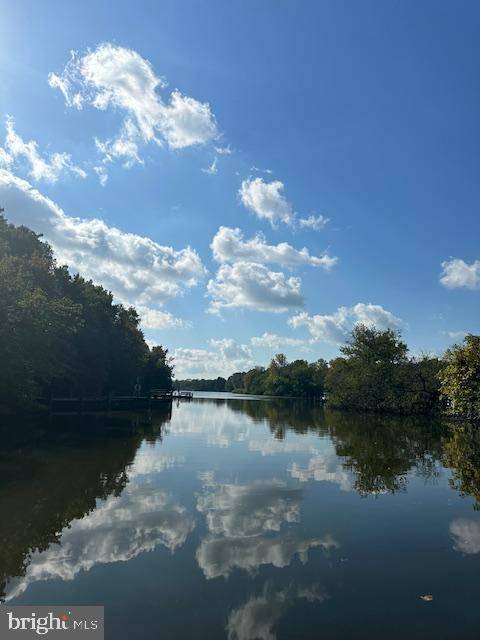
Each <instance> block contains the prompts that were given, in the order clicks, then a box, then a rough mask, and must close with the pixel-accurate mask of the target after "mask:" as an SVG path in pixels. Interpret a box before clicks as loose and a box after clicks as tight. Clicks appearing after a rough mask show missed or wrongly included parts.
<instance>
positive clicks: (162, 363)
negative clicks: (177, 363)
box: [143, 346, 173, 393]
mask: <svg viewBox="0 0 480 640" xmlns="http://www.w3.org/2000/svg"><path fill="white" fill-rule="evenodd" d="M172 373H173V365H172V363H171V359H170V358H169V357H168V349H164V348H163V347H160V346H159V347H153V348H152V350H151V351H150V353H148V354H147V356H146V358H145V364H144V368H143V384H144V390H145V391H146V392H147V393H148V392H150V391H151V390H152V389H166V390H168V391H170V390H171V389H172Z"/></svg>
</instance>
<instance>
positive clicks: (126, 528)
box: [0, 394, 480, 640]
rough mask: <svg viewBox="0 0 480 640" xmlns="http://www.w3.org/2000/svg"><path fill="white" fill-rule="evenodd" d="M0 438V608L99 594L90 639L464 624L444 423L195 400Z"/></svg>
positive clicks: (465, 511) (454, 445) (477, 551)
mask: <svg viewBox="0 0 480 640" xmlns="http://www.w3.org/2000/svg"><path fill="white" fill-rule="evenodd" d="M208 395H209V394H203V396H208ZM9 426H10V427H12V426H15V427H16V428H15V430H14V432H13V430H12V429H11V428H9ZM0 435H1V436H2V440H1V441H2V443H3V445H2V448H1V449H0V591H1V592H2V593H3V597H4V598H5V599H6V600H7V601H8V602H10V603H12V604H47V605H48V604H50V605H51V604H61V605H68V604H104V605H105V609H106V626H107V632H106V637H107V638H108V639H109V640H123V639H125V640H126V639H128V640H133V639H135V640H136V639H148V640H150V639H152V640H153V639H155V640H159V639H170V638H172V639H173V638H175V639H183V638H185V639H187V638H188V639H191V638H208V639H215V638H229V639H231V640H254V639H255V638H259V639H261V640H274V639H276V638H278V640H281V639H284V638H288V639H292V640H293V639H296V640H298V639H303V638H315V639H318V638H322V639H333V638H335V639H339V638H345V639H347V638H348V639H351V638H369V639H370V640H371V639H376V638H379V639H380V638H381V639H382V640H383V639H385V638H388V639H392V638H395V639H396V638H399V639H400V638H402V640H404V639H405V638H409V639H411V638H422V639H425V638H432V639H433V638H435V639H438V638H449V639H450V638H451V639H462V638H472V639H473V638H478V636H479V622H480V619H479V618H480V614H479V609H478V600H479V595H480V589H479V577H480V573H479V571H480V511H477V510H475V505H476V499H477V500H480V469H479V466H480V464H479V461H480V440H479V439H478V437H477V435H476V434H475V433H474V432H472V431H469V430H468V429H463V428H462V427H461V426H458V427H456V428H455V430H452V429H449V428H448V426H446V425H442V424H438V423H431V422H424V421H423V422H422V421H414V420H393V419H377V418H372V417H367V418H363V417H352V416H346V415H340V414H336V413H331V412H326V413H324V412H323V411H322V410H321V409H319V408H315V407H313V406H311V405H308V404H305V403H298V402H293V401H291V402H286V401H285V402H278V401H265V400H252V399H238V398H233V399H231V398H229V399H225V398H224V399H221V400H220V399H217V400H215V399H212V398H211V397H210V398H209V397H203V398H197V399H195V400H194V401H192V402H185V403H182V404H180V406H174V407H173V411H172V414H171V416H170V415H168V413H165V414H161V413H156V414H154V415H152V416H150V417H148V416H123V417H121V418H120V417H118V418H113V417H111V418H109V419H108V420H107V419H105V418H92V417H89V418H87V417H83V418H69V419H67V418H63V419H59V418H55V419H52V421H51V423H50V424H49V425H37V426H35V427H33V426H30V427H28V428H27V427H21V425H12V424H11V425H5V427H4V430H3V431H2V433H1V434H0ZM475 496H476V497H475ZM427 594H431V595H432V596H433V601H431V602H427V601H424V600H422V599H421V596H422V595H427Z"/></svg>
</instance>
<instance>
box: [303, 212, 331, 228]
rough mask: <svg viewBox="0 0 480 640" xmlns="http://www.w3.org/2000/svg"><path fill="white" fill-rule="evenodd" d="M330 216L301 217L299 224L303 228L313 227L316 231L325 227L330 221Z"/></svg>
mask: <svg viewBox="0 0 480 640" xmlns="http://www.w3.org/2000/svg"><path fill="white" fill-rule="evenodd" d="M329 221H330V220H329V218H325V216H322V215H320V216H308V218H299V219H298V226H299V227H300V228H301V229H313V230H314V231H320V229H323V228H324V227H325V226H326V225H327V224H328V222H329Z"/></svg>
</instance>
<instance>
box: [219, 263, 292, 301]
mask: <svg viewBox="0 0 480 640" xmlns="http://www.w3.org/2000/svg"><path fill="white" fill-rule="evenodd" d="M300 284H301V281H300V278H296V277H293V276H292V277H289V278H287V277H286V276H285V274H283V273H281V272H275V271H269V270H268V269H267V268H266V267H265V266H264V265H261V264H258V263H255V262H237V263H235V264H233V265H228V264H224V265H222V266H221V267H220V269H219V270H218V272H217V275H216V277H215V279H214V280H213V279H212V280H209V282H208V285H207V290H208V294H209V295H210V297H211V298H212V302H211V306H210V311H211V312H212V313H218V312H219V311H220V310H221V309H222V308H224V307H225V308H232V307H245V308H250V309H256V310H257V311H272V312H274V313H281V312H284V311H288V310H289V309H294V308H296V307H302V306H303V296H302V294H301V292H300Z"/></svg>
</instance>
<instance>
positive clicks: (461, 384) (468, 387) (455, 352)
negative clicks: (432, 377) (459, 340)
mask: <svg viewBox="0 0 480 640" xmlns="http://www.w3.org/2000/svg"><path fill="white" fill-rule="evenodd" d="M439 379H440V385H441V386H440V391H441V394H442V397H443V398H444V399H445V401H446V405H447V410H448V411H449V412H450V413H451V414H453V415H455V416H463V417H465V418H467V419H468V420H477V419H478V418H480V336H474V335H471V334H470V335H467V336H465V339H464V341H463V344H462V345H455V346H453V347H452V348H451V349H449V350H448V351H447V352H446V353H445V356H444V358H443V366H442V368H441V370H440V372H439Z"/></svg>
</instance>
